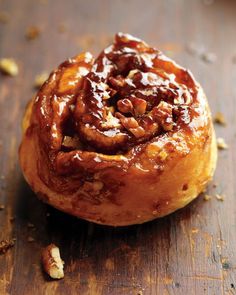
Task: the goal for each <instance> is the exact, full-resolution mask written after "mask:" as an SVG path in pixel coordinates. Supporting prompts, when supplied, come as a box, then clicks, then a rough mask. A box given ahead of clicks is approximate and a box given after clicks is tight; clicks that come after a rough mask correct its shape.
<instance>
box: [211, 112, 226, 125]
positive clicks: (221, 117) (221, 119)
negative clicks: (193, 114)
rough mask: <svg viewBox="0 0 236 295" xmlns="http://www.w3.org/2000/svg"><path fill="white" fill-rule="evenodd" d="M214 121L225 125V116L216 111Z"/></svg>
mask: <svg viewBox="0 0 236 295" xmlns="http://www.w3.org/2000/svg"><path fill="white" fill-rule="evenodd" d="M214 122H215V123H218V124H221V125H224V126H225V125H226V120H225V117H224V115H223V114H222V113H221V112H217V113H216V114H215V117H214Z"/></svg>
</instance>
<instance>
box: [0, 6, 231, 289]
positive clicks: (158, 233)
mask: <svg viewBox="0 0 236 295" xmlns="http://www.w3.org/2000/svg"><path fill="white" fill-rule="evenodd" d="M0 11H6V12H7V13H8V15H9V19H8V22H7V23H5V24H2V23H0V58H1V57H13V58H15V59H16V61H17V63H18V65H19V70H20V72H19V75H18V76H16V77H14V78H12V77H7V76H4V75H0V130H1V131H0V204H1V205H5V209H4V210H2V211H0V240H1V239H5V238H11V237H14V238H16V243H15V246H14V247H13V248H11V249H9V251H8V252H7V253H5V254H4V255H1V256H0V294H2V295H4V294H11V295H26V294H29V295H31V294H34V295H36V294H49V295H51V294H56V295H59V294H63V295H64V294H88V295H90V294H91V295H93V294H94V295H99V294H107V295H113V294H114V295H116V294H117V295H118V294H125V295H126V294H136V295H137V294H145V295H146V294H158V295H162V294H198V295H201V294H210V295H213V294H236V202H235V198H236V193H235V191H236V182H235V174H236V169H235V164H236V153H235V152H234V151H235V145H236V140H235V136H236V133H235V130H236V129H235V124H236V116H235V112H236V104H235V99H236V63H235V60H236V58H235V57H234V56H235V55H236V31H235V28H236V1H233V0H232V1H230V0H228V1H226V0H225V1H224V0H215V1H209V0H208V1H205V2H204V1H200V0H179V1H177V0H166V1H154V0H153V1H141V0H140V1H139V0H138V1H137V0H136V1H135V0H125V1H123V0H120V1H118V0H117V1H109V0H107V1H93V0H86V1H82V0H81V1H78V0H68V1H63V0H60V1H59V0H58V1H51V0H48V1H43V0H42V1H39V0H38V1H37V0H34V1H33V0H19V1H16V0H15V1H14V0H0ZM32 25H34V26H37V27H39V28H40V30H41V34H40V35H39V36H38V38H36V39H35V40H27V39H26V38H25V32H26V30H27V28H28V27H29V26H32ZM117 31H123V32H129V33H131V34H134V35H136V36H139V37H141V38H143V39H144V40H146V41H147V42H149V43H150V44H152V45H154V46H156V47H158V48H160V49H161V50H163V51H164V52H165V53H166V54H167V55H169V56H170V57H172V58H174V59H175V60H176V61H178V62H179V63H180V64H182V65H184V66H186V67H188V68H189V69H191V71H192V72H193V73H194V75H195V76H196V78H197V79H198V80H199V81H200V83H201V84H202V86H203V88H204V89H205V91H206V94H207V96H208V98H209V102H210V105H211V108H212V112H213V113H215V112H216V111H221V112H223V113H224V114H225V117H226V119H227V126H226V127H223V126H216V132H217V135H218V136H222V137H224V139H225V140H226V141H227V143H228V144H229V149H228V150H225V151H221V152H220V153H219V160H218V168H217V172H216V175H215V180H214V183H216V184H217V186H216V187H215V185H213V184H211V185H210V186H209V189H208V194H210V195H212V196H213V197H212V199H211V200H209V201H205V200H204V197H203V196H200V197H199V198H198V199H197V200H196V201H194V202H192V203H191V204H190V205H189V206H187V207H186V208H184V209H183V210H179V211H178V212H176V213H174V214H172V215H170V216H167V217H165V218H162V219H160V220H156V221H153V222H149V223H147V224H144V225H137V226H132V227H128V228H109V227H104V226H98V225H94V224H91V223H88V222H85V221H82V220H77V219H76V218H73V217H70V216H68V215H66V214H63V213H61V212H58V211H57V210H54V209H52V208H49V207H48V206H46V205H44V204H42V203H41V202H40V201H38V200H37V198H36V197H35V195H34V194H33V193H32V192H31V190H30V189H29V187H28V186H27V184H26V183H25V181H24V179H23V177H22V174H21V172H20V169H19V165H18V154H17V151H18V145H19V142H20V137H21V130H20V122H21V118H22V114H23V110H24V107H25V105H26V102H27V101H28V100H29V99H30V97H31V96H32V95H33V93H34V92H35V90H34V88H33V83H34V77H35V75H36V74H39V73H40V72H42V71H50V70H51V69H52V68H54V67H56V66H57V65H58V64H59V63H60V62H61V61H63V60H65V59H66V58H67V57H70V56H73V55H75V54H77V53H78V52H81V51H84V50H87V49H90V50H91V51H92V52H93V53H95V54H96V53H98V52H99V51H100V50H101V49H102V48H103V47H104V46H105V45H106V44H108V43H109V42H110V40H111V36H112V35H113V34H114V33H115V32H117ZM209 53H213V54H210V55H209ZM233 57H234V58H233ZM217 193H219V194H224V195H225V200H224V201H223V202H222V201H219V200H217V199H216V198H215V197H214V195H215V194H217ZM48 213H49V214H48ZM13 216H15V219H14V220H12V217H13ZM29 223H32V224H34V226H35V227H31V225H30V224H29ZM29 237H31V238H33V239H34V240H35V241H33V242H29V241H28V239H29ZM51 242H53V243H55V244H57V245H58V246H59V247H60V250H61V254H62V257H63V259H64V260H65V278H64V279H63V280H60V281H52V280H50V279H49V278H48V277H47V276H46V275H45V274H44V273H43V272H42V270H41V265H40V253H41V249H42V247H44V246H45V245H47V244H49V243H51Z"/></svg>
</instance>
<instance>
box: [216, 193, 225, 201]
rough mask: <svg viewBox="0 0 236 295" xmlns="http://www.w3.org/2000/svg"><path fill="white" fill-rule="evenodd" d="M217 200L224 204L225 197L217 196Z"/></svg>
mask: <svg viewBox="0 0 236 295" xmlns="http://www.w3.org/2000/svg"><path fill="white" fill-rule="evenodd" d="M216 199H217V200H218V201H221V202H223V201H224V199H225V197H224V196H223V195H219V194H216Z"/></svg>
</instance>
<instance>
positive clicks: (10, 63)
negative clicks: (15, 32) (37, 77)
mask: <svg viewBox="0 0 236 295" xmlns="http://www.w3.org/2000/svg"><path fill="white" fill-rule="evenodd" d="M0 70H1V71H2V72H3V73H5V74H7V75H9V76H16V75H17V74H18V65H17V63H16V62H15V60H14V59H13V58H1V59H0Z"/></svg>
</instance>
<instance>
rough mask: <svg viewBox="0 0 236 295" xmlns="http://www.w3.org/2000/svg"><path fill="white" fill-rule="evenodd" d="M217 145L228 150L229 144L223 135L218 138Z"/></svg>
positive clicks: (220, 148)
mask: <svg viewBox="0 0 236 295" xmlns="http://www.w3.org/2000/svg"><path fill="white" fill-rule="evenodd" d="M217 147H218V149H219V150H226V149H228V148H229V146H228V144H227V143H226V142H225V140H224V138H222V137H218V138H217Z"/></svg>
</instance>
